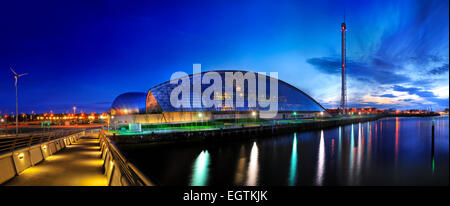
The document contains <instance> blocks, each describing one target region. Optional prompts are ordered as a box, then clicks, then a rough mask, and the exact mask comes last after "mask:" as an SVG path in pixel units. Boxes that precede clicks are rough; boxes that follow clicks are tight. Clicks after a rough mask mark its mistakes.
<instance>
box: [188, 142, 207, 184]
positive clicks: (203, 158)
mask: <svg viewBox="0 0 450 206" xmlns="http://www.w3.org/2000/svg"><path fill="white" fill-rule="evenodd" d="M209 161H210V160H209V153H208V150H205V151H202V152H201V153H200V154H199V155H198V157H197V159H196V160H195V162H194V166H193V168H192V178H191V183H190V185H191V186H205V185H206V183H207V181H208V174H209Z"/></svg>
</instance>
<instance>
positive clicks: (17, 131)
mask: <svg viewBox="0 0 450 206" xmlns="http://www.w3.org/2000/svg"><path fill="white" fill-rule="evenodd" d="M9 69H11V71H12V73H14V80H15V81H14V86H15V87H16V135H17V134H19V115H18V114H19V112H18V110H19V109H18V104H17V102H18V101H17V81H18V80H19V77H21V76H25V75H27V74H28V73H23V74H17V73H16V72H15V71H14V70H13V69H12V68H11V67H9Z"/></svg>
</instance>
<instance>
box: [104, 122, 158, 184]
mask: <svg viewBox="0 0 450 206" xmlns="http://www.w3.org/2000/svg"><path fill="white" fill-rule="evenodd" d="M99 138H100V142H101V143H105V144H106V147H107V149H108V150H109V152H110V153H111V157H112V158H113V160H114V161H115V162H116V165H117V166H118V169H119V170H120V172H121V173H122V174H123V175H124V176H125V177H126V178H127V180H128V182H129V183H130V184H131V185H132V186H154V185H155V184H154V183H153V182H152V181H150V179H149V178H148V177H147V176H146V175H144V173H142V172H141V171H140V170H139V169H138V168H137V167H136V166H135V165H134V164H132V163H131V162H128V160H127V159H126V158H125V156H124V155H123V154H122V152H120V150H119V148H118V147H117V146H116V145H115V144H114V142H112V141H111V140H110V139H109V138H108V137H107V136H106V132H105V130H104V129H103V128H102V129H101V131H100V132H99Z"/></svg>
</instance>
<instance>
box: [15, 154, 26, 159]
mask: <svg viewBox="0 0 450 206" xmlns="http://www.w3.org/2000/svg"><path fill="white" fill-rule="evenodd" d="M24 156H25V155H24V154H23V153H20V154H19V155H17V158H19V159H20V160H21V159H23V157H24Z"/></svg>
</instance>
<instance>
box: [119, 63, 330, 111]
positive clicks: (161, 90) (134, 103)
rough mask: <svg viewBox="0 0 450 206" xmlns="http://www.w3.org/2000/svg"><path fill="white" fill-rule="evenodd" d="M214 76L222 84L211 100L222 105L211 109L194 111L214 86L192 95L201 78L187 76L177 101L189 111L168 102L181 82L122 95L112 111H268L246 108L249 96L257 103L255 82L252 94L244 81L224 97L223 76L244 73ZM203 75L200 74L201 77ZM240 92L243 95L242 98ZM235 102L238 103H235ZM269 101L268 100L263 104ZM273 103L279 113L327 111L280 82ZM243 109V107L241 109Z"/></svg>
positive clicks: (243, 72)
mask: <svg viewBox="0 0 450 206" xmlns="http://www.w3.org/2000/svg"><path fill="white" fill-rule="evenodd" d="M213 72H217V73H218V74H219V75H220V77H221V80H222V94H220V92H219V93H213V94H212V95H211V96H210V98H211V99H214V100H218V101H220V102H221V104H218V105H215V106H213V107H209V108H205V107H194V106H195V105H196V104H197V105H202V104H201V103H202V99H201V95H202V93H203V92H204V91H205V89H207V88H208V87H210V86H211V85H212V84H213V81H212V82H211V84H200V86H201V90H200V91H201V92H200V93H199V94H198V95H195V92H194V91H193V82H194V81H198V82H200V75H199V74H195V75H189V76H186V77H182V78H180V79H183V78H185V80H188V81H189V84H187V85H188V86H189V88H187V89H188V90H189V91H190V93H189V98H183V97H182V94H180V95H179V97H178V101H180V102H181V101H183V99H185V100H187V99H188V100H189V102H183V103H184V105H190V106H191V107H184V108H183V107H181V108H176V107H174V106H173V105H172V104H171V102H170V95H171V93H172V90H173V89H174V88H176V87H178V86H179V85H180V84H181V82H182V81H178V84H170V81H168V82H165V83H162V84H159V85H157V86H155V87H153V88H151V89H150V90H149V91H148V93H147V94H145V93H125V94H123V95H120V96H119V97H117V98H116V100H115V101H114V103H113V108H116V110H117V109H121V111H122V110H123V109H124V108H125V106H129V108H130V109H131V110H132V111H139V113H160V112H183V111H186V112H189V111H253V110H257V111H267V110H268V109H269V108H268V107H261V106H260V105H259V103H258V101H256V105H252V104H249V101H248V99H249V95H250V96H251V95H253V96H252V97H253V98H255V99H256V97H257V95H259V94H257V91H258V86H259V85H258V80H256V81H255V86H256V88H255V90H256V91H249V86H248V84H249V83H248V81H247V80H245V81H244V83H243V85H242V84H238V85H236V82H234V84H233V92H232V93H233V95H227V94H226V92H225V73H226V72H242V74H244V75H245V74H246V73H247V72H246V71H231V70H226V71H213ZM204 73H206V72H203V73H202V75H203V74H204ZM241 92H242V94H241ZM269 94H270V77H268V76H266V95H267V97H268V96H269ZM237 97H238V98H237ZM231 99H232V100H233V101H232V102H233V104H232V105H231V106H230V107H227V105H226V104H225V102H226V101H225V100H231ZM237 99H238V100H237ZM266 101H269V100H266ZM273 101H278V102H277V104H278V111H304V112H320V111H326V110H325V109H324V108H323V107H322V106H321V105H320V104H319V103H317V102H316V101H315V100H313V99H312V98H311V97H309V96H308V95H307V94H305V93H304V92H302V91H301V90H299V89H297V88H295V87H294V86H292V85H289V84H287V83H286V82H283V81H281V80H278V96H274V99H273ZM241 105H243V106H241Z"/></svg>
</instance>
